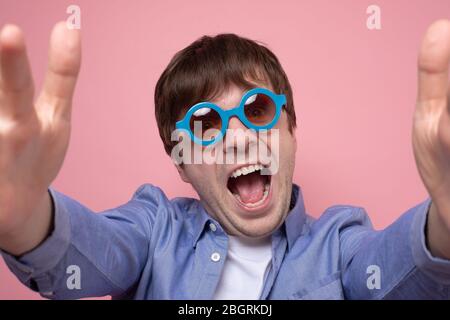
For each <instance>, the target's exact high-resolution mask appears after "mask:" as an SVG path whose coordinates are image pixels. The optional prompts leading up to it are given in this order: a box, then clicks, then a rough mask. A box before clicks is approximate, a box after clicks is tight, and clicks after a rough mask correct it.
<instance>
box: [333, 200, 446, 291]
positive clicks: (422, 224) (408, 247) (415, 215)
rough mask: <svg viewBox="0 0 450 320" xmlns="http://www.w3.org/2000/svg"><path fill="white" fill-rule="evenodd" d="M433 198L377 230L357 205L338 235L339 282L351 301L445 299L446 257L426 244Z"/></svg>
mask: <svg viewBox="0 0 450 320" xmlns="http://www.w3.org/2000/svg"><path fill="white" fill-rule="evenodd" d="M430 205H431V199H427V200H426V201H424V202H422V203H421V204H419V205H417V206H415V207H413V208H411V209H409V210H408V211H407V212H406V213H405V214H403V215H402V216H401V217H400V218H399V219H398V220H397V221H396V222H394V223H393V224H392V225H390V226H389V227H387V228H386V229H384V230H381V231H374V230H373V229H372V228H371V225H370V221H369V219H368V216H367V213H366V212H365V210H364V209H362V208H355V212H354V213H353V217H352V218H351V219H349V221H348V222H347V223H346V224H343V226H342V230H341V233H340V243H341V244H340V245H341V264H342V266H341V270H343V271H342V273H343V274H342V282H343V287H344V291H345V296H346V298H349V299H449V298H450V294H449V292H450V261H449V260H445V259H441V258H437V257H434V256H432V254H431V253H430V252H429V250H428V248H427V245H426V235H425V230H426V221H427V215H428V211H429V208H430Z"/></svg>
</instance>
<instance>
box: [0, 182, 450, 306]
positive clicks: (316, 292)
mask: <svg viewBox="0 0 450 320" xmlns="http://www.w3.org/2000/svg"><path fill="white" fill-rule="evenodd" d="M50 194H51V195H52V198H53V201H54V207H55V223H54V231H53V232H52V234H51V235H50V236H49V237H48V238H47V239H46V240H45V241H44V242H43V243H42V244H41V245H40V246H39V247H37V248H36V249H34V250H33V251H31V252H29V253H27V254H25V255H23V256H21V257H19V258H16V257H13V256H11V255H8V254H7V253H5V252H2V255H3V257H4V259H5V261H6V263H7V265H8V266H9V268H10V269H11V270H12V271H13V272H14V273H15V275H16V276H17V277H18V278H19V280H20V281H21V282H22V283H24V284H25V285H27V286H29V287H31V288H32V289H33V290H37V291H39V292H40V293H41V295H43V296H44V297H47V298H56V299H68V298H81V297H89V296H103V295H112V296H113V298H118V299H120V298H133V299H211V298H212V297H213V294H214V291H215V290H216V287H217V284H218V282H219V279H220V275H221V272H222V270H223V266H224V261H225V259H226V255H227V243H228V238H227V235H226V233H225V232H224V230H223V229H222V228H221V226H220V225H219V223H218V222H217V221H215V220H214V219H212V218H211V217H210V216H209V215H208V214H207V212H206V211H205V209H204V208H203V207H202V205H201V204H200V202H199V201H198V200H196V199H191V198H175V199H172V200H169V199H167V197H166V196H165V194H164V193H163V191H161V189H159V188H158V187H155V186H153V185H150V184H146V185H143V186H141V187H140V188H139V189H138V190H137V191H136V193H135V194H134V196H133V198H132V199H131V200H130V201H129V202H128V203H126V204H124V205H122V206H120V207H118V208H115V209H112V210H107V211H105V212H102V213H100V214H94V213H93V212H92V211H91V210H89V209H88V208H86V207H84V206H83V205H81V204H79V203H78V202H77V201H75V200H73V199H71V198H69V197H67V196H65V195H63V194H61V193H59V192H57V191H55V190H53V189H50ZM430 204H431V200H430V199H427V200H426V201H424V202H423V203H421V204H419V205H417V206H416V207H414V208H412V209H410V210H408V211H407V212H406V213H405V214H404V215H402V216H401V217H400V218H399V219H398V220H397V221H396V222H395V223H393V224H392V225H391V226H389V227H388V228H386V229H385V230H382V231H375V230H373V228H372V226H371V223H370V221H369V218H368V216H367V214H366V212H365V211H364V209H363V208H360V207H353V206H343V205H338V206H333V207H330V208H328V209H327V210H326V211H325V212H324V213H323V215H322V216H321V217H320V218H319V219H313V218H312V217H310V216H309V215H307V213H306V212H305V207H304V203H303V198H302V193H301V190H300V188H299V187H298V186H296V185H294V187H293V194H292V201H291V210H290V213H289V215H288V217H287V219H286V221H285V223H284V224H283V225H282V226H281V227H280V228H279V229H277V230H276V231H275V232H274V233H273V235H272V251H273V259H272V262H271V268H270V272H269V273H268V275H267V276H266V278H265V283H264V289H263V292H262V296H261V298H262V299H403V298H407V299H422V298H424V299H448V298H449V288H450V261H447V260H443V259H440V258H435V257H432V256H431V254H430V252H429V251H428V250H427V247H426V245H425V225H426V217H427V212H428V209H429V206H430ZM213 254H214V258H213V257H212V256H213ZM71 266H76V267H78V268H79V269H78V270H79V274H78V275H79V276H80V277H79V279H80V283H79V284H80V288H79V289H77V288H74V287H73V286H70V285H68V282H70V277H71V276H72V275H73V273H72V270H73V267H71ZM374 270H375V272H377V275H375V276H378V280H379V281H378V282H377V285H375V286H373V285H370V283H371V281H372V280H373V278H371V277H372V276H374Z"/></svg>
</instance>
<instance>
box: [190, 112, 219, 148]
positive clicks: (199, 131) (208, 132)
mask: <svg viewBox="0 0 450 320" xmlns="http://www.w3.org/2000/svg"><path fill="white" fill-rule="evenodd" d="M189 125H190V128H191V131H192V132H193V133H194V135H195V136H196V137H197V138H199V139H202V140H203V141H210V140H214V137H216V136H218V135H219V133H220V130H221V129H222V119H221V118H220V115H219V113H218V112H217V111H216V110H214V109H213V108H206V107H204V108H201V109H198V110H196V111H195V112H194V113H193V114H192V115H191V119H190V124H189Z"/></svg>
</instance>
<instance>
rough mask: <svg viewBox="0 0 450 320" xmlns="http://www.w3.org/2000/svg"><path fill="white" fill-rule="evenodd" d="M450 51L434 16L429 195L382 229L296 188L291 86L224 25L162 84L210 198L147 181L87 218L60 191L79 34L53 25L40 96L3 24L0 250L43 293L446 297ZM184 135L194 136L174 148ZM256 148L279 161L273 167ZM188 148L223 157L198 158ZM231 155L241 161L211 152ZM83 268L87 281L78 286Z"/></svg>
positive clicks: (173, 137) (428, 43)
mask: <svg viewBox="0 0 450 320" xmlns="http://www.w3.org/2000/svg"><path fill="white" fill-rule="evenodd" d="M449 59H450V21H447V20H441V21H437V22H435V23H434V24H433V25H432V26H431V27H430V28H429V30H428V31H427V33H426V35H425V38H424V41H423V44H422V47H421V49H420V54H419V95H418V103H417V108H416V112H415V117H414V125H413V147H414V154H415V158H416V162H417V167H418V170H419V173H420V175H421V178H422V180H423V182H424V184H425V187H426V188H427V190H428V192H429V195H430V198H429V199H427V200H425V201H424V202H422V203H420V204H419V205H417V206H416V207H414V208H411V209H410V210H408V211H407V212H406V213H405V214H404V215H402V217H400V219H398V220H397V221H396V222H395V223H394V224H392V225H391V226H389V227H388V228H386V229H385V230H383V231H380V232H376V231H374V230H373V229H372V228H371V225H370V222H369V220H368V217H367V215H366V213H365V211H364V209H362V208H358V207H351V206H334V207H331V208H329V209H327V210H326V212H325V213H324V214H323V215H322V216H321V218H319V219H318V220H315V219H313V218H311V217H309V216H308V215H307V214H306V212H305V209H304V206H303V198H302V194H301V190H300V188H299V187H298V186H297V185H295V184H293V183H292V176H293V171H294V155H295V151H296V138H295V111H294V105H293V100H292V92H291V88H290V85H289V81H288V79H287V77H286V75H285V73H284V71H283V69H282V68H281V65H280V64H279V62H278V60H277V58H276V57H275V55H274V54H273V53H272V52H270V51H269V50H268V49H267V48H265V47H263V46H261V45H259V44H257V43H255V42H253V41H251V40H248V39H244V38H241V37H238V36H236V35H230V34H224V35H218V36H216V37H213V38H211V37H203V38H201V39H199V40H198V41H196V42H194V43H193V44H191V45H190V46H188V47H187V48H185V49H183V50H181V51H180V52H178V53H177V54H176V55H175V57H174V58H173V59H172V61H171V62H170V63H169V66H168V67H167V68H166V70H165V71H164V73H163V74H162V76H161V77H160V79H159V81H158V84H157V86H156V90H155V110H156V118H157V123H158V128H159V132H160V135H161V138H162V140H163V143H164V146H165V149H166V152H167V153H168V154H171V155H172V156H174V154H176V153H174V152H173V151H174V150H175V148H178V147H180V146H182V147H183V148H181V154H182V157H181V158H182V161H175V162H176V166H177V169H178V171H179V173H180V176H181V178H182V179H183V180H184V181H187V182H189V183H191V184H192V186H193V187H194V189H195V190H196V191H197V193H198V195H199V199H200V200H195V199H188V198H176V199H173V200H168V199H167V198H166V197H165V195H164V193H163V191H161V190H160V189H159V188H157V187H155V186H152V185H149V184H147V185H143V186H142V187H140V188H139V189H138V190H137V192H136V193H135V195H134V197H133V198H132V199H131V200H130V201H129V202H128V203H126V204H124V205H123V206H120V207H118V208H115V209H112V210H107V211H105V212H102V213H101V214H93V212H92V211H90V210H89V209H88V208H86V207H84V206H83V205H81V204H79V203H78V202H76V201H75V200H73V199H71V198H69V197H67V196H65V195H63V194H61V193H59V192H57V191H56V190H53V189H52V188H50V184H51V182H52V181H53V180H54V178H55V177H56V175H57V173H58V171H59V169H60V168H61V166H62V163H63V160H64V155H65V152H66V149H67V146H68V142H69V133H70V111H71V99H72V95H73V92H74V88H75V82H76V78H77V74H78V70H79V68H80V61H81V49H80V36H79V34H78V32H77V31H75V30H66V28H65V26H64V24H63V23H60V24H58V25H57V26H56V27H55V28H54V30H53V33H52V36H51V42H50V54H49V67H48V71H47V75H46V77H45V81H44V86H43V90H42V93H41V94H40V95H39V97H38V98H37V100H36V102H35V103H33V83H32V80H31V73H30V70H29V65H28V60H27V56H26V51H25V43H24V38H23V35H22V33H21V31H20V29H19V28H17V27H15V26H12V25H8V26H5V27H4V28H3V29H2V31H1V33H0V208H1V210H0V248H1V249H2V255H3V257H4V259H5V261H6V262H7V264H8V266H9V267H10V268H11V270H12V271H13V272H14V273H15V274H16V276H17V277H18V278H19V280H20V281H21V282H23V283H24V284H25V285H27V286H29V287H30V288H31V289H33V290H36V291H39V292H40V293H41V294H42V295H43V296H44V297H48V298H80V297H86V296H102V295H112V296H113V297H114V298H134V299H172V298H178V299H228V298H230V299H233V298H242V299H401V298H413V299H418V298H430V299H434V298H436V299H445V298H449V292H450V291H449V288H450V287H449V286H450V261H449V260H448V259H450V165H449V164H450V106H449V105H448V100H447V99H448V98H447V94H448V89H449V83H448V65H449ZM197 125H199V126H200V131H199V132H200V133H199V132H198V131H197V130H196V129H198V128H197V127H196V126H197ZM175 129H179V130H175ZM247 129H253V130H252V131H251V132H250V133H248V130H247ZM263 133H265V134H266V135H265V136H264V135H263ZM180 134H181V135H183V134H184V136H183V139H182V141H183V142H186V141H188V142H187V143H185V144H184V145H179V144H177V143H176V142H177V141H179V140H178V138H180ZM231 134H235V137H234V138H236V137H237V139H231V136H230V135H231ZM243 135H247V136H245V139H239V138H242V136H243ZM177 137H178V138H177ZM274 137H275V139H273V138H274ZM254 145H257V146H258V149H257V150H259V149H260V148H262V149H265V151H267V152H268V154H269V157H268V158H269V160H270V161H268V162H264V163H263V161H262V155H261V153H259V151H258V152H256V153H255V149H254V148H253V149H252V146H254ZM186 146H188V148H186ZM211 146H213V147H212V148H211ZM189 147H191V148H192V149H193V150H197V152H198V150H200V154H201V155H204V154H206V153H210V155H211V157H212V159H213V160H214V161H212V162H209V163H206V162H205V161H201V162H200V163H199V162H198V161H197V162H195V161H194V163H192V161H190V160H192V159H191V158H192V155H193V154H190V149H189ZM176 150H177V151H179V150H178V149H176ZM252 150H253V151H252ZM230 154H232V155H236V156H238V155H239V154H244V155H245V156H246V157H244V158H245V159H247V160H246V161H245V162H244V163H239V162H238V161H233V162H232V163H229V162H227V161H217V160H218V159H224V158H226V159H228V158H227V157H223V155H230ZM194 157H195V151H194ZM236 158H237V157H236ZM236 158H235V159H236ZM249 159H251V160H249ZM224 162H225V163H224ZM74 270H75V271H76V272H78V276H79V279H78V280H76V281H74V282H71V279H69V276H70V273H71V272H72V271H74ZM368 271H369V273H374V274H375V276H376V278H374V279H375V280H373V279H370V278H369V275H368V274H367V272H368ZM372 280H373V281H372Z"/></svg>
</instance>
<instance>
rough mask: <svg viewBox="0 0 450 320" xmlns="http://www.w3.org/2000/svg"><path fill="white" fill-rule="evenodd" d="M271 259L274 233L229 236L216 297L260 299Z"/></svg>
mask: <svg viewBox="0 0 450 320" xmlns="http://www.w3.org/2000/svg"><path fill="white" fill-rule="evenodd" d="M271 260H272V244H271V237H268V238H264V239H243V238H239V237H234V236H229V240H228V253H227V258H226V260H225V264H224V267H223V270H222V276H221V278H220V280H219V284H218V286H217V289H216V292H215V294H214V299H215V300H234V299H243V300H257V299H259V298H260V296H261V293H262V290H263V286H264V280H265V277H266V275H267V273H268V272H269V270H270V262H271Z"/></svg>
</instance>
